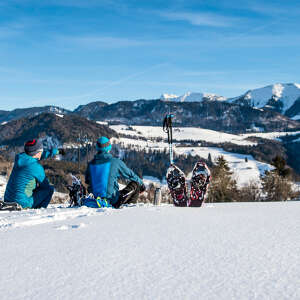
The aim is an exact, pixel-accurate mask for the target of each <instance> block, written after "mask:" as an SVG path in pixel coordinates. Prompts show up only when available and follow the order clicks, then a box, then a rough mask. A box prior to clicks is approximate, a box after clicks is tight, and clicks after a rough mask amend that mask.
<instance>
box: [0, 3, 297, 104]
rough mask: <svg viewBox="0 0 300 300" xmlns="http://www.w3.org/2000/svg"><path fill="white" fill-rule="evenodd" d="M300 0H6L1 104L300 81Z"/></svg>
mask: <svg viewBox="0 0 300 300" xmlns="http://www.w3.org/2000/svg"><path fill="white" fill-rule="evenodd" d="M299 14H300V3H299V1H276V0H273V1H269V0H268V1H256V0H253V1H251V0H239V1H230V0H226V1H225V0H212V1H209V0H206V1H204V0H203V1H202V0H197V1H196V0H195V1H194V0H191V1H189V0H185V1H183V0H173V1H169V0H164V1H158V0H152V1H142V0H139V1H138V0H135V1H133V0H130V1H126V0H39V1H35V0H11V1H5V0H2V1H1V2H0V109H3V110H11V109H14V108H17V107H29V106H42V105H58V106H63V107H65V108H69V109H74V108H75V107H77V106H78V105H80V104H86V103H89V102H92V101H96V100H101V101H105V102H115V101H119V100H135V99H140V98H144V99H155V98H158V97H159V96H160V95H161V94H162V93H173V94H178V95H180V94H183V93H185V92H187V91H192V92H209V93H216V94H219V95H223V96H226V97H232V96H237V95H239V94H242V93H244V92H245V91H246V90H247V89H251V88H256V87H262V86H265V85H268V84H273V83H276V82H284V83H285V82H299V81H300V80H299V75H300V68H299V66H300V64H299V61H300V34H299V28H300V19H299V17H298V16H299Z"/></svg>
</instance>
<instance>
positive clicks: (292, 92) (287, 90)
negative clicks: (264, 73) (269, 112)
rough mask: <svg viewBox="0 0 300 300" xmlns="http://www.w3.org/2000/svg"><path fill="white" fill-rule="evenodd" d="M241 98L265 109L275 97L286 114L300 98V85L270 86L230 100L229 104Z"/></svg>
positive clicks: (278, 84) (279, 84)
mask: <svg viewBox="0 0 300 300" xmlns="http://www.w3.org/2000/svg"><path fill="white" fill-rule="evenodd" d="M241 97H244V98H245V99H248V100H250V103H251V106H254V107H258V108H262V107H265V106H266V105H267V103H268V101H269V100H270V99H271V98H272V97H273V98H274V100H276V101H281V102H282V104H283V108H282V111H283V113H284V112H286V111H287V110H288V109H289V108H290V107H291V106H292V105H293V104H294V103H295V101H296V100H297V99H299V98H300V84H297V83H286V84H281V83H277V84H273V85H268V86H266V87H263V88H258V89H253V90H250V91H248V92H246V93H245V94H244V95H242V96H239V97H236V98H232V99H229V100H228V102H234V101H236V100H237V99H239V98H241Z"/></svg>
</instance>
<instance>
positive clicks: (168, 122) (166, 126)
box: [163, 114, 174, 165]
mask: <svg viewBox="0 0 300 300" xmlns="http://www.w3.org/2000/svg"><path fill="white" fill-rule="evenodd" d="M173 117H174V115H172V114H168V115H166V117H165V118H164V122H163V131H164V132H166V133H167V134H168V144H169V154H170V164H171V165H172V164H173V133H172V118H173Z"/></svg>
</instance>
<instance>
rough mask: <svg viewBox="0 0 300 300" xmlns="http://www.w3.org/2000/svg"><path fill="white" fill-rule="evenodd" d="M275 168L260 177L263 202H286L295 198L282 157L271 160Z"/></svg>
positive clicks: (288, 170) (288, 171) (288, 172)
mask: <svg viewBox="0 0 300 300" xmlns="http://www.w3.org/2000/svg"><path fill="white" fill-rule="evenodd" d="M272 164H273V166H274V167H275V169H274V170H272V171H266V172H265V174H264V176H262V177H261V182H262V191H263V193H264V194H265V201H286V200H289V199H292V198H295V197H296V193H295V192H294V191H293V188H292V181H291V180H290V178H289V177H290V176H289V175H290V169H288V168H287V167H286V162H285V160H284V158H283V157H281V156H278V155H277V156H276V157H275V158H273V160H272Z"/></svg>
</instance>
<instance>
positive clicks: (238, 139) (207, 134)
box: [109, 125, 300, 146]
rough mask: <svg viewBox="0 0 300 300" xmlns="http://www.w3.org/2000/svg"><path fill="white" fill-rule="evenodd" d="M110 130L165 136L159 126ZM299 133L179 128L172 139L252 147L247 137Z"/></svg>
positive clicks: (114, 128)
mask: <svg viewBox="0 0 300 300" xmlns="http://www.w3.org/2000/svg"><path fill="white" fill-rule="evenodd" d="M109 127H110V128H112V129H113V130H115V131H117V132H118V133H121V134H126V135H130V136H132V137H143V138H149V139H155V138H163V139H166V137H167V135H166V133H165V132H163V130H162V127H159V126H130V127H128V126H126V125H110V126H109ZM299 133H300V131H295V132H265V133H264V132H257V133H249V134H229V133H225V132H221V131H215V130H210V129H204V128H196V127H179V128H176V127H175V128H173V139H174V140H177V141H183V140H191V141H200V140H202V141H206V142H209V143H218V144H219V143H233V144H237V145H243V146H254V145H256V144H257V143H256V142H252V141H249V140H247V138H249V137H260V138H264V139H271V140H276V139H279V138H280V137H282V136H287V135H296V134H299Z"/></svg>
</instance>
